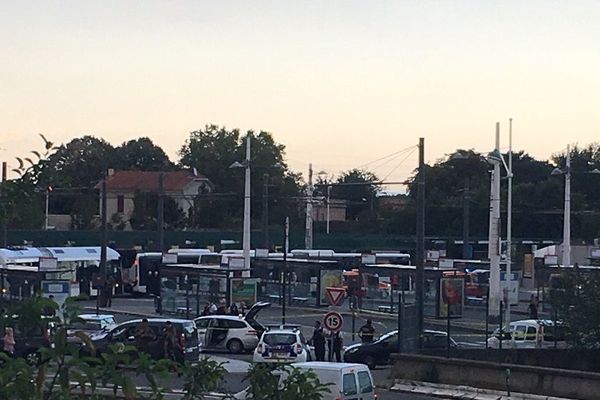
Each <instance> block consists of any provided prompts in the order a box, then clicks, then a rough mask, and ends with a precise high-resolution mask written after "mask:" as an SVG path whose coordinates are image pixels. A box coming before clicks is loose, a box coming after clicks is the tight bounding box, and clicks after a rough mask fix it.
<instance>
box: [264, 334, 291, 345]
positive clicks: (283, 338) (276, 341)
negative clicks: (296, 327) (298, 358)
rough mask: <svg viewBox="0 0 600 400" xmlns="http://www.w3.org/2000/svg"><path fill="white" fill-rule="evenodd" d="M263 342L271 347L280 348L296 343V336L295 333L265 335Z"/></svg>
mask: <svg viewBox="0 0 600 400" xmlns="http://www.w3.org/2000/svg"><path fill="white" fill-rule="evenodd" d="M263 342H265V343H266V344H268V345H269V346H280V345H285V344H294V343H296V335H295V334H293V333H265V336H264V338H263Z"/></svg>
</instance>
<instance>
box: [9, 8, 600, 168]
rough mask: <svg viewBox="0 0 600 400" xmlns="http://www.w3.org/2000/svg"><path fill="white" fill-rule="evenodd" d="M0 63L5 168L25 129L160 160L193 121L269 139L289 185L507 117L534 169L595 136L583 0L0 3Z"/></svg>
mask: <svg viewBox="0 0 600 400" xmlns="http://www.w3.org/2000/svg"><path fill="white" fill-rule="evenodd" d="M0 50H1V54H2V62H0V87H1V89H0V148H2V149H4V150H0V158H2V159H8V161H9V162H12V161H13V160H14V156H16V155H23V154H24V153H26V151H27V150H29V149H32V148H35V147H36V146H39V140H38V139H37V138H36V135H35V134H36V133H38V132H43V133H45V134H46V135H47V136H48V137H49V138H51V139H53V140H55V141H57V142H66V141H68V140H70V139H71V138H73V137H76V136H80V135H82V134H85V133H92V134H94V135H97V136H100V137H103V138H105V139H106V140H108V141H110V142H111V143H113V144H119V143H121V142H123V141H125V140H128V139H131V138H134V137H138V136H149V137H151V138H152V139H153V140H154V141H155V142H156V143H157V144H159V145H160V146H162V147H163V148H164V149H165V150H166V151H167V152H168V153H169V155H170V156H171V157H172V158H173V159H176V156H175V153H176V151H177V150H178V148H179V146H180V145H181V144H182V143H183V141H184V140H185V138H186V137H187V136H188V132H189V131H191V130H193V129H196V128H200V127H203V126H204V125H205V124H207V123H215V124H219V125H226V126H228V127H231V128H233V127H238V128H240V129H242V130H246V129H264V130H267V131H270V132H272V133H273V134H274V136H275V138H276V140H278V141H279V142H281V143H283V144H285V145H286V146H287V154H288V159H289V161H290V165H291V166H292V168H294V169H295V170H299V171H303V172H305V170H306V165H307V164H308V162H312V163H313V164H314V165H315V169H317V170H328V171H330V172H333V173H336V172H338V171H340V170H345V169H348V168H351V167H353V166H356V165H359V164H363V163H365V162H368V161H371V160H374V159H376V158H378V157H381V156H383V155H385V154H388V153H391V152H393V151H396V150H400V149H403V148H405V147H408V146H410V145H412V144H415V143H416V142H417V140H418V137H419V136H423V137H425V138H426V156H427V159H428V161H434V160H436V159H438V158H441V157H443V156H444V154H445V153H448V152H451V151H452V150H454V149H456V148H458V147H461V148H475V149H476V150H479V151H488V150H490V149H491V147H492V146H493V138H494V136H493V135H494V124H495V122H496V121H501V122H502V123H503V133H506V130H505V129H504V128H506V127H507V123H506V121H507V119H508V118H509V117H512V118H513V119H514V135H515V137H514V145H515V148H517V149H523V150H525V151H527V152H529V153H531V154H533V155H534V156H536V157H538V158H547V157H549V156H550V154H551V153H552V152H554V151H558V150H560V149H563V148H564V147H565V146H566V144H567V143H576V142H578V143H580V144H587V143H589V142H591V141H594V140H598V138H600V135H599V133H600V132H599V129H598V126H600V112H598V106H599V104H600V101H599V100H600V99H599V93H600V73H598V71H600V2H598V1H576V2H573V1H502V2H500V1H389V2H387V1H326V2H324V1H314V2H309V1H297V2H290V1H237V2H234V1H222V2H215V1H189V2H188V1H125V0H121V1H96V2H91V1H34V2H27V1H10V2H9V1H2V2H1V3H0ZM503 145H506V139H505V138H503ZM415 165H416V157H415V156H414V155H413V157H411V158H409V159H408V160H407V161H406V162H405V163H404V164H403V165H402V166H400V167H399V168H398V169H397V170H396V172H394V173H393V174H392V176H390V179H397V180H402V179H404V178H406V176H407V175H408V174H409V173H410V171H411V170H412V169H413V168H414V167H415ZM393 166H394V164H393V163H391V164H390V165H389V168H388V169H387V170H386V169H382V170H381V171H376V172H377V173H378V174H380V175H381V176H385V175H386V174H387V173H388V172H389V169H390V168H392V167H393ZM200 169H201V166H200Z"/></svg>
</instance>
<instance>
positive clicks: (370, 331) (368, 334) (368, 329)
mask: <svg viewBox="0 0 600 400" xmlns="http://www.w3.org/2000/svg"><path fill="white" fill-rule="evenodd" d="M358 336H359V337H360V338H361V339H362V342H363V343H371V342H372V341H373V337H374V336H375V328H373V321H371V320H370V319H368V320H367V323H366V324H364V325H363V326H361V327H360V329H359V330H358Z"/></svg>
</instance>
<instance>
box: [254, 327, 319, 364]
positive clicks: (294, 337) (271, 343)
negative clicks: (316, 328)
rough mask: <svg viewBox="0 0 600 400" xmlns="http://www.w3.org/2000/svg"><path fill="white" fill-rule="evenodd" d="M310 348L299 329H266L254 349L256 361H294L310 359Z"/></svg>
mask: <svg viewBox="0 0 600 400" xmlns="http://www.w3.org/2000/svg"><path fill="white" fill-rule="evenodd" d="M310 360H311V355H310V349H309V348H308V345H307V343H306V340H305V339H304V336H303V335H302V332H300V330H299V329H296V328H292V329H289V328H287V329H286V328H281V329H269V330H267V331H265V332H264V333H263V334H262V336H261V338H260V340H259V342H258V345H257V346H256V349H255V350H254V354H253V356H252V361H253V362H255V363H282V362H283V363H292V362H305V361H310Z"/></svg>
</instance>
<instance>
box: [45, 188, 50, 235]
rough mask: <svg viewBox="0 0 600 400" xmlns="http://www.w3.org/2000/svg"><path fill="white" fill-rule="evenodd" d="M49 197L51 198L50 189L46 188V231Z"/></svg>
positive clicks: (46, 226) (46, 228) (46, 227)
mask: <svg viewBox="0 0 600 400" xmlns="http://www.w3.org/2000/svg"><path fill="white" fill-rule="evenodd" d="M49 197H50V191H49V190H48V187H46V221H45V224H44V230H46V231H47V230H48V208H49V207H48V204H49V203H50V202H49Z"/></svg>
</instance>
